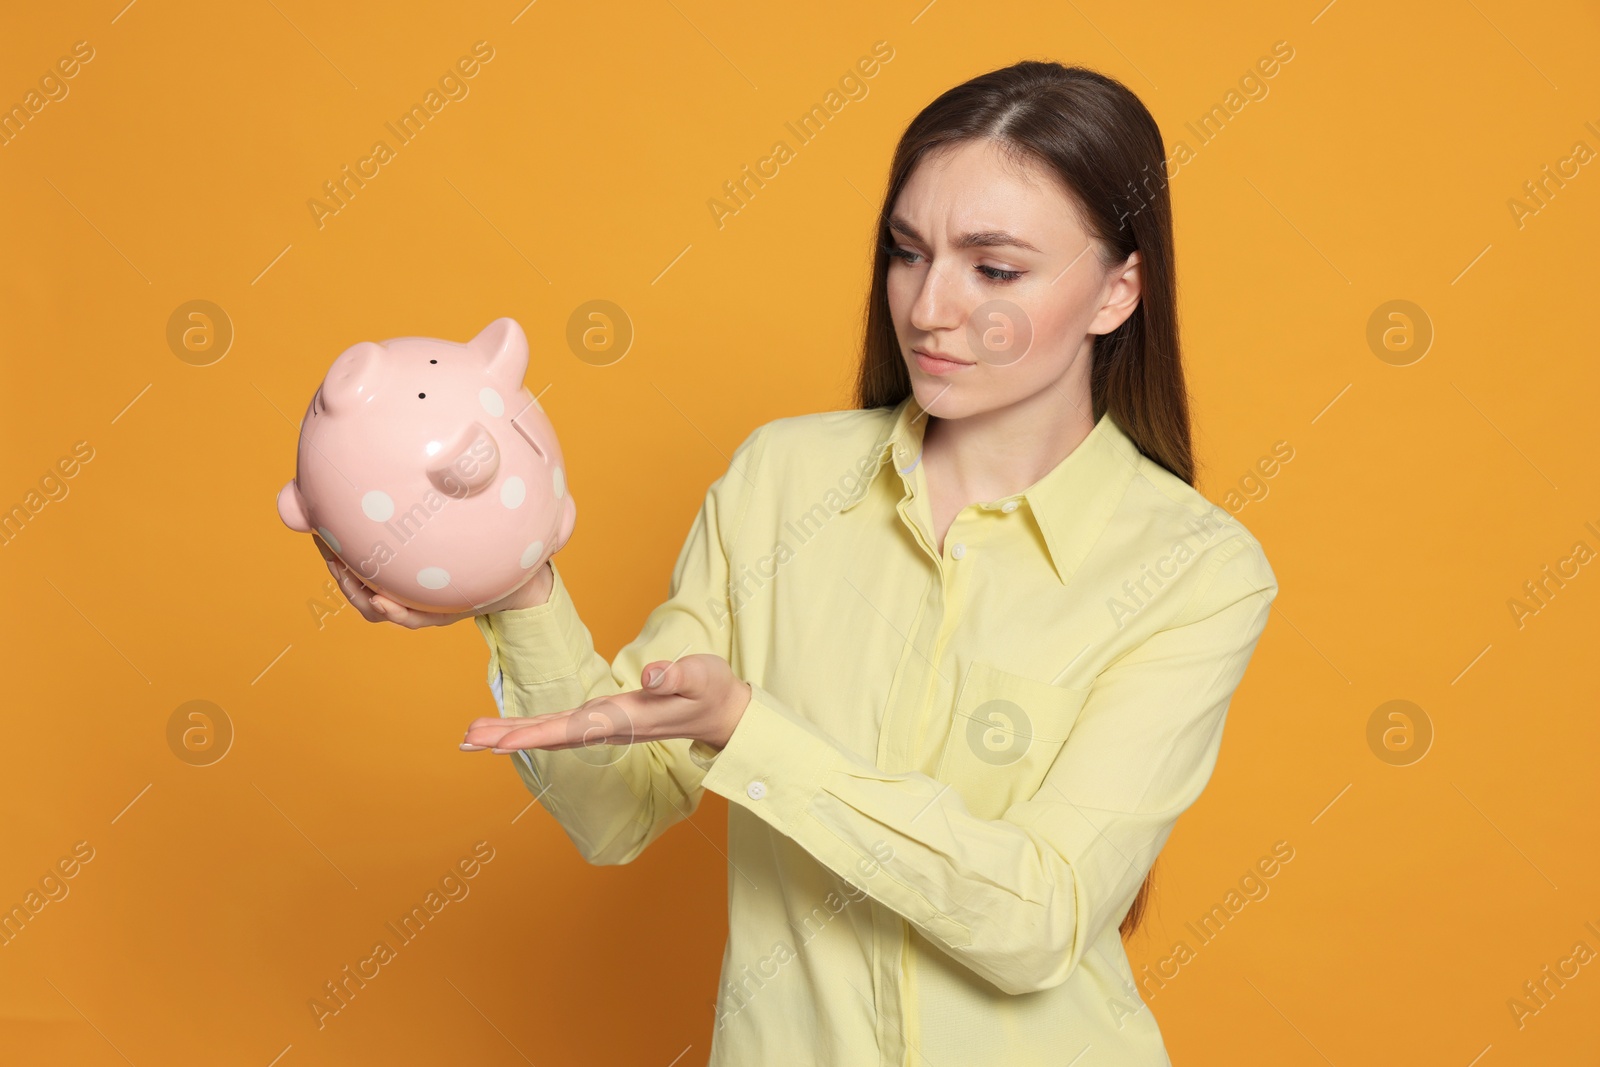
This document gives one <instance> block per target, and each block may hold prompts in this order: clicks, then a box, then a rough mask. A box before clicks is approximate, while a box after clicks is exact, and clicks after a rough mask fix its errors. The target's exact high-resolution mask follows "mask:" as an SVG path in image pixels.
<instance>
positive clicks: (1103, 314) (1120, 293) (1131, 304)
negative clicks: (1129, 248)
mask: <svg viewBox="0 0 1600 1067" xmlns="http://www.w3.org/2000/svg"><path fill="white" fill-rule="evenodd" d="M1141 262H1142V260H1141V259H1140V257H1139V253H1138V251H1137V250H1135V251H1133V252H1130V253H1128V258H1127V259H1125V260H1123V261H1122V263H1121V264H1119V265H1118V266H1115V267H1112V268H1111V270H1110V271H1109V272H1107V274H1106V283H1107V288H1106V297H1105V302H1104V303H1102V304H1101V305H1100V310H1099V311H1098V312H1096V313H1095V317H1094V321H1093V322H1091V323H1089V332H1090V333H1095V334H1107V333H1110V332H1111V331H1113V330H1115V329H1116V328H1117V327H1118V326H1121V325H1122V324H1123V323H1124V322H1126V321H1127V320H1128V316H1129V315H1132V314H1133V312H1134V309H1135V308H1137V307H1138V306H1139V297H1140V295H1141V293H1142V292H1143V291H1144V287H1143V284H1142V282H1143V272H1142V271H1141V269H1140V264H1141Z"/></svg>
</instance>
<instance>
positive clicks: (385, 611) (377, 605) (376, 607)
mask: <svg viewBox="0 0 1600 1067" xmlns="http://www.w3.org/2000/svg"><path fill="white" fill-rule="evenodd" d="M372 610H374V611H378V612H382V613H383V614H385V615H387V614H389V612H388V609H386V608H385V607H384V606H383V605H382V604H380V603H379V602H378V601H376V600H374V601H373V602H372Z"/></svg>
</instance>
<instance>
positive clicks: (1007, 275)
mask: <svg viewBox="0 0 1600 1067" xmlns="http://www.w3.org/2000/svg"><path fill="white" fill-rule="evenodd" d="M978 270H979V271H981V272H982V273H983V276H984V277H985V278H988V279H989V280H990V281H992V282H1014V281H1016V280H1017V279H1018V278H1020V277H1022V275H1023V273H1024V272H1023V271H1020V270H1001V269H1000V268H999V267H985V266H984V265H983V264H981V263H980V264H978Z"/></svg>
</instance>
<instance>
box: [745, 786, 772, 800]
mask: <svg viewBox="0 0 1600 1067" xmlns="http://www.w3.org/2000/svg"><path fill="white" fill-rule="evenodd" d="M744 791H745V792H746V793H749V794H750V799H751V800H760V799H761V798H762V797H764V796H766V795H767V783H765V782H751V783H750V784H749V785H747V786H745V787H744Z"/></svg>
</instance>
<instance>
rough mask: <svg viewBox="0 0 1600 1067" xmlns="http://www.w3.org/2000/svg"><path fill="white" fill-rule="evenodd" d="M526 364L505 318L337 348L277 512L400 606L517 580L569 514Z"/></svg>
mask: <svg viewBox="0 0 1600 1067" xmlns="http://www.w3.org/2000/svg"><path fill="white" fill-rule="evenodd" d="M527 370H528V339H527V336H526V335H525V334H524V333H523V332H522V327H521V326H519V325H517V323H516V320H514V319H509V318H502V319H496V320H495V321H494V322H491V323H490V324H489V325H488V326H486V327H484V329H483V332H482V333H480V334H478V336H476V337H474V338H473V339H472V340H470V341H468V342H467V343H466V344H457V343H455V342H453V341H440V340H435V339H434V338H431V337H396V338H394V339H392V340H389V341H385V342H383V343H382V344H377V343H375V342H372V341H363V342H361V343H360V344H358V345H354V346H352V347H351V348H348V349H346V350H345V351H344V353H343V354H342V355H340V356H339V358H338V359H336V360H334V361H333V366H331V367H329V368H328V376H327V377H326V378H324V379H323V382H322V386H321V388H319V389H318V390H317V392H316V395H314V396H313V397H312V398H311V403H310V405H309V406H308V407H307V408H306V415H305V419H304V421H303V422H302V423H301V425H300V448H299V457H298V463H297V466H296V469H295V477H294V480H293V481H291V482H290V483H289V484H288V485H285V486H284V487H283V490H282V491H281V492H279V493H278V514H279V515H280V516H282V518H283V521H284V522H285V523H286V524H287V525H288V526H289V528H290V529H293V530H299V531H301V532H302V533H307V532H310V531H312V530H315V531H316V532H317V533H318V534H319V535H320V536H321V537H322V540H323V541H325V542H327V545H328V547H329V548H330V549H332V550H333V552H334V554H335V555H337V556H338V557H339V558H340V559H341V560H343V561H344V563H345V564H346V565H347V566H348V567H349V568H350V569H351V570H352V571H354V572H355V573H356V574H357V575H358V576H359V577H360V578H361V580H362V581H363V582H365V583H366V584H367V585H368V586H369V587H371V588H372V589H374V590H376V591H378V592H380V593H382V594H383V595H384V596H386V597H389V598H390V599H392V600H395V601H397V602H398V603H401V604H404V605H406V606H407V607H412V608H417V609H420V610H422V611H439V612H457V611H465V610H467V609H469V608H478V607H482V606H483V605H486V604H491V603H493V602H494V601H496V600H499V599H500V598H501V597H504V596H506V595H508V594H510V593H512V592H514V591H516V590H517V589H518V588H519V587H520V586H521V585H522V584H523V583H524V582H526V581H527V580H528V579H529V578H530V577H532V576H533V573H534V571H535V569H536V568H537V567H538V566H539V565H540V564H541V563H543V562H544V561H545V560H547V559H549V558H550V556H552V555H553V554H555V552H556V551H557V550H559V549H560V548H561V546H562V545H564V544H566V542H567V538H568V537H570V536H571V535H572V527H573V523H574V522H575V521H576V519H577V514H578V511H577V505H576V504H574V503H573V500H572V494H571V493H569V492H568V491H567V485H566V475H565V471H564V469H563V463H562V458H561V446H560V445H559V444H558V443H557V442H556V434H555V429H554V427H552V426H551V425H550V420H549V419H548V418H546V417H545V414H544V411H543V409H542V408H540V407H539V403H538V401H537V400H535V399H534V398H533V395H532V394H531V393H529V392H528V390H527V389H525V388H524V387H523V385H522V377H523V375H524V374H525V373H527Z"/></svg>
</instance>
